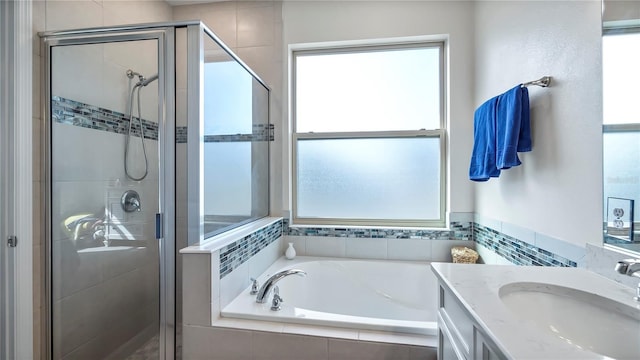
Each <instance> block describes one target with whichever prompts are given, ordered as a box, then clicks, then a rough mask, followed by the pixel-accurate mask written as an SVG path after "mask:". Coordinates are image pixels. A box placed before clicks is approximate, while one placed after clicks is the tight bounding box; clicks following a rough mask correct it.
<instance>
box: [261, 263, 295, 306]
mask: <svg viewBox="0 0 640 360" xmlns="http://www.w3.org/2000/svg"><path fill="white" fill-rule="evenodd" d="M289 275H298V276H307V273H306V272H304V271H302V270H297V269H288V270H283V271H280V272H279V273H277V274H274V275H273V276H271V277H270V278H268V279H267V281H265V282H264V284H262V287H261V288H260V290H258V295H256V302H257V303H261V304H262V303H265V302H267V298H268V297H269V293H270V292H271V289H273V286H274V285H275V284H276V283H277V282H278V281H280V280H282V279H284V278H285V277H287V276H289Z"/></svg>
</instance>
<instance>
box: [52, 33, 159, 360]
mask: <svg viewBox="0 0 640 360" xmlns="http://www.w3.org/2000/svg"><path fill="white" fill-rule="evenodd" d="M158 46H159V45H158V41H157V40H156V39H151V40H135V41H120V42H109V43H93V44H74V45H64V46H62V45H60V46H54V47H52V48H51V95H52V96H51V115H52V120H51V189H50V191H51V221H52V222H51V224H52V226H51V240H52V245H51V250H50V251H51V256H52V263H51V276H52V282H51V290H52V304H51V305H52V313H53V316H52V329H53V339H52V351H53V358H54V359H62V358H81V359H103V358H118V359H127V358H130V357H131V358H158V356H159V355H158V354H159V350H158V349H159V328H160V325H159V321H160V318H159V314H160V311H159V309H160V305H159V302H160V298H159V293H160V285H159V279H160V276H159V242H158V240H157V239H156V234H155V215H156V213H158V212H159V210H158V209H159V205H160V204H159V176H158V174H159V165H158V164H159V162H160V161H159V137H158V119H159V118H160V114H159V111H158V109H159V101H158V99H159V85H158V84H159V82H158V81H155V80H156V79H157V77H156V78H154V77H155V76H157V74H158V73H159V70H160V69H159V65H158V64H159V62H158ZM127 74H128V75H129V76H127ZM134 89H135V91H134ZM132 92H133V95H132ZM131 111H133V113H134V115H135V116H134V117H133V118H132V119H131V117H130V114H131ZM130 119H131V120H132V121H130ZM130 123H131V124H130ZM130 125H131V126H130ZM129 133H131V135H130V136H129V141H128V148H127V151H126V152H125V143H126V141H127V134H129ZM141 133H143V134H144V136H143V137H144V140H142V138H141ZM143 141H144V143H143ZM143 144H144V145H143ZM125 154H126V155H125ZM125 157H126V159H125ZM125 161H127V164H128V175H127V174H126V173H125V166H124V162H125ZM145 164H146V165H145ZM145 173H147V174H146V176H144V174H145ZM140 177H144V179H142V180H139V181H135V180H132V178H140Z"/></svg>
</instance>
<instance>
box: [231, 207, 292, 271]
mask: <svg viewBox="0 0 640 360" xmlns="http://www.w3.org/2000/svg"><path fill="white" fill-rule="evenodd" d="M281 236H282V220H279V221H276V222H274V223H273V224H271V225H269V226H266V227H264V228H262V229H260V230H258V231H256V232H253V233H251V234H249V235H247V236H245V237H244V238H242V239H240V240H238V241H235V242H233V243H231V244H229V245H227V246H225V247H224V248H222V249H220V279H222V278H224V277H225V276H227V275H228V274H229V273H231V272H232V271H233V270H234V269H235V268H237V267H238V266H240V265H242V264H244V263H245V262H246V261H247V260H249V259H250V258H251V257H252V256H253V255H255V254H257V253H258V252H259V251H260V250H262V249H264V248H266V247H267V246H269V245H270V244H271V243H272V242H274V241H276V240H278V239H279V238H280V237H281Z"/></svg>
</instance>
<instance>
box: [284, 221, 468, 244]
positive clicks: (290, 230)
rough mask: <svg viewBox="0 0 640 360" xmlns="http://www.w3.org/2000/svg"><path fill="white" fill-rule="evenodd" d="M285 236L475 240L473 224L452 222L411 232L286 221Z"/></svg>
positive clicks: (408, 230) (406, 230)
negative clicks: (441, 227) (295, 224)
mask: <svg viewBox="0 0 640 360" xmlns="http://www.w3.org/2000/svg"><path fill="white" fill-rule="evenodd" d="M283 226H284V230H283V231H284V234H285V235H291V236H327V237H349V238H381V239H430V240H469V241H471V240H473V231H472V223H471V222H451V223H450V224H449V229H450V230H410V229H377V228H376V229H362V228H344V227H340V228H337V227H336V228H327V227H289V219H285V220H284V223H283Z"/></svg>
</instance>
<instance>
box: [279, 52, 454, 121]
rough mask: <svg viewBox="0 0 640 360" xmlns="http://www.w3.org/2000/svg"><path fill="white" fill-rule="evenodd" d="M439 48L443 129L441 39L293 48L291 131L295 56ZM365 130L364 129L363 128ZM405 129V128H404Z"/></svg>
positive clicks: (293, 106)
mask: <svg viewBox="0 0 640 360" xmlns="http://www.w3.org/2000/svg"><path fill="white" fill-rule="evenodd" d="M432 48H437V49H439V51H438V53H439V59H440V61H439V67H440V69H439V70H440V86H439V90H440V91H439V95H440V104H439V106H440V121H439V122H440V127H439V128H440V129H445V128H446V126H445V124H446V120H445V119H446V107H445V105H446V99H445V94H446V93H445V73H446V69H445V59H444V42H443V41H428V42H427V41H419V42H406V43H399V44H380V45H368V46H341V47H332V48H311V49H304V50H294V51H293V52H292V68H291V69H292V71H291V84H290V88H291V93H290V94H291V95H290V96H291V113H292V119H293V121H292V129H293V130H292V131H293V133H298V130H297V108H296V104H297V100H296V94H297V88H296V84H297V78H296V69H297V58H298V57H303V56H309V55H333V54H344V53H368V52H374V51H391V50H401V49H432ZM428 130H436V129H428ZM363 131H365V130H363ZM405 131H406V130H405Z"/></svg>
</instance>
